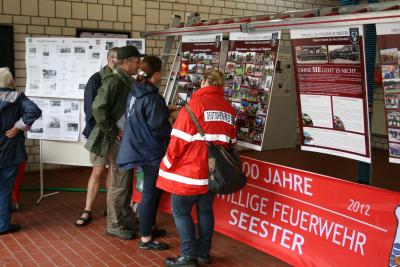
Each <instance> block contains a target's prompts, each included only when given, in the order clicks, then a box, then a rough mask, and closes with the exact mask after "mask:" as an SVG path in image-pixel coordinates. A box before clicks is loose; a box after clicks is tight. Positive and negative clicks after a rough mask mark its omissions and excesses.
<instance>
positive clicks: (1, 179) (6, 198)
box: [0, 164, 19, 232]
mask: <svg viewBox="0 0 400 267" xmlns="http://www.w3.org/2000/svg"><path fill="white" fill-rule="evenodd" d="M18 165H19V164H15V165H10V166H7V167H2V168H0V232H4V231H7V230H8V229H9V228H10V223H11V209H10V203H11V192H12V188H13V185H14V182H15V178H16V177H17V173H18Z"/></svg>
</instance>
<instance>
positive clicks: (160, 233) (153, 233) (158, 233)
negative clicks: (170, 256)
mask: <svg viewBox="0 0 400 267" xmlns="http://www.w3.org/2000/svg"><path fill="white" fill-rule="evenodd" d="M166 235H167V231H166V230H164V229H157V227H156V228H154V230H153V231H151V237H152V238H159V237H163V236H166Z"/></svg>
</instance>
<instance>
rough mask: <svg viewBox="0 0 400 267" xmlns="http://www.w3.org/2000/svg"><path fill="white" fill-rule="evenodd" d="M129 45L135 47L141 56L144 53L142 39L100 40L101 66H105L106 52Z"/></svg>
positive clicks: (143, 41)
mask: <svg viewBox="0 0 400 267" xmlns="http://www.w3.org/2000/svg"><path fill="white" fill-rule="evenodd" d="M127 45H131V46H134V47H136V48H137V49H138V50H139V52H140V53H141V54H144V53H145V40H144V39H123V38H103V39H101V45H100V48H101V49H100V51H101V66H105V65H107V52H108V50H110V49H111V48H114V47H122V46H127Z"/></svg>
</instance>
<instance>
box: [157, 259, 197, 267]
mask: <svg viewBox="0 0 400 267" xmlns="http://www.w3.org/2000/svg"><path fill="white" fill-rule="evenodd" d="M164 264H165V266H167V267H175V266H180V267H197V266H199V265H198V263H197V259H196V258H194V259H191V258H186V257H184V256H178V257H176V258H167V259H166V260H165V261H164Z"/></svg>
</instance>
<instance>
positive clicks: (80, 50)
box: [74, 46, 86, 54]
mask: <svg viewBox="0 0 400 267" xmlns="http://www.w3.org/2000/svg"><path fill="white" fill-rule="evenodd" d="M85 51H86V50H85V48H84V47H83V46H75V47H74V53H75V54H83V53H85Z"/></svg>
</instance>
